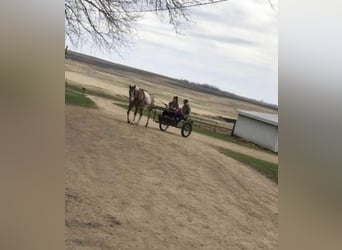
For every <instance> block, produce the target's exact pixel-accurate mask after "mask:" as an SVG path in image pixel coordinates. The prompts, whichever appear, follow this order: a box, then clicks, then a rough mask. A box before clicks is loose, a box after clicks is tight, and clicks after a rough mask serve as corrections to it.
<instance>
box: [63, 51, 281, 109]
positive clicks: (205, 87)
mask: <svg viewBox="0 0 342 250" xmlns="http://www.w3.org/2000/svg"><path fill="white" fill-rule="evenodd" d="M68 59H71V60H74V61H79V62H82V63H86V64H91V65H94V66H97V67H101V70H102V71H105V70H107V71H109V72H108V73H111V71H112V70H115V71H116V72H117V71H121V72H122V73H123V74H124V73H125V72H129V73H130V74H132V73H133V74H136V75H139V76H145V77H148V78H159V79H160V80H161V82H164V83H165V84H170V85H174V86H178V87H182V88H187V89H190V90H194V91H198V92H201V93H205V94H211V95H215V96H219V97H225V98H230V99H234V100H238V101H243V102H247V103H251V104H255V105H258V106H262V107H265V108H269V109H272V110H276V111H277V110H278V106H277V105H274V104H269V103H265V102H261V101H258V100H254V99H251V98H247V97H243V96H239V95H236V94H234V93H230V92H227V91H222V90H220V89H218V88H216V87H214V86H211V85H209V84H199V83H195V82H190V81H188V80H180V79H175V78H171V77H168V76H164V75H160V74H156V73H153V72H149V71H145V70H141V69H137V68H133V67H129V66H126V65H122V64H118V63H114V62H109V61H106V60H103V59H100V58H96V57H93V56H89V55H85V54H81V53H77V52H74V51H69V52H68Z"/></svg>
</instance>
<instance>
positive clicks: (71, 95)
mask: <svg viewBox="0 0 342 250" xmlns="http://www.w3.org/2000/svg"><path fill="white" fill-rule="evenodd" d="M65 104H69V105H77V106H82V107H87V108H91V107H95V103H94V102H93V101H92V100H91V99H89V98H88V97H86V96H84V95H83V94H82V93H78V92H76V91H70V90H65Z"/></svg>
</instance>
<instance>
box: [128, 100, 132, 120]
mask: <svg viewBox="0 0 342 250" xmlns="http://www.w3.org/2000/svg"><path fill="white" fill-rule="evenodd" d="M132 106H133V105H132V104H131V103H130V104H129V105H128V110H127V123H130V120H129V112H130V111H131V109H132Z"/></svg>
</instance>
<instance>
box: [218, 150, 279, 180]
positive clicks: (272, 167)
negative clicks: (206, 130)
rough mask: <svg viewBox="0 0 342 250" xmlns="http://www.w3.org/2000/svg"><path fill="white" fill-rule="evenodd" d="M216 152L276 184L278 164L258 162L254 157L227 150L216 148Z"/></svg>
mask: <svg viewBox="0 0 342 250" xmlns="http://www.w3.org/2000/svg"><path fill="white" fill-rule="evenodd" d="M217 150H218V151H219V152H221V153H223V154H225V155H227V156H229V157H231V158H233V159H235V160H238V161H240V162H242V163H244V164H247V165H248V166H250V167H252V168H254V169H255V170H257V171H258V172H260V173H261V174H263V175H265V176H266V177H268V178H270V179H271V180H273V181H275V182H276V183H278V164H275V163H272V162H268V161H264V160H260V159H257V158H255V157H252V156H249V155H246V154H242V153H238V152H235V151H232V150H230V149H227V148H218V147H217Z"/></svg>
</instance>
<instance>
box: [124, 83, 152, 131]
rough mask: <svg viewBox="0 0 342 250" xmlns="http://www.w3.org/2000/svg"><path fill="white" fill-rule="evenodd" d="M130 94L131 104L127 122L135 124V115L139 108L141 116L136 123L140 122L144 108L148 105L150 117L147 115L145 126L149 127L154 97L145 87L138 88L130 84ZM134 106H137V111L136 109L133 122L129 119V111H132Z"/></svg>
mask: <svg viewBox="0 0 342 250" xmlns="http://www.w3.org/2000/svg"><path fill="white" fill-rule="evenodd" d="M128 95H129V105H128V110H127V123H131V124H134V121H135V116H136V115H137V113H138V110H139V111H140V112H139V114H140V116H139V119H138V121H137V122H136V124H139V122H140V119H141V116H142V112H143V109H144V108H145V107H146V108H147V110H148V117H147V122H146V125H145V127H147V126H148V122H149V120H150V115H151V111H152V109H153V108H154V97H153V96H152V95H151V94H150V93H148V92H147V91H146V90H144V89H137V88H136V86H135V85H134V86H131V85H129V90H128ZM133 106H134V107H135V111H134V117H133V121H132V122H131V121H130V120H129V112H130V111H131V109H132V107H133Z"/></svg>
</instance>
